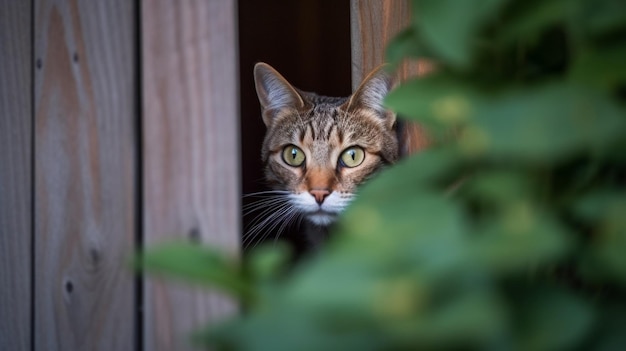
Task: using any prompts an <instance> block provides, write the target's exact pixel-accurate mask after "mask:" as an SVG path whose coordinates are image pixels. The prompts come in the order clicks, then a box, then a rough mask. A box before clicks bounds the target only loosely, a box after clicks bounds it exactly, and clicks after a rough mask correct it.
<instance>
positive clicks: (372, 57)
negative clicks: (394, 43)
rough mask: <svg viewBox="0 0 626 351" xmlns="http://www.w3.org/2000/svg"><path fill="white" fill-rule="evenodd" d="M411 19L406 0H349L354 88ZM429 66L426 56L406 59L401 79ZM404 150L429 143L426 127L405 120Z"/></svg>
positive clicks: (413, 149) (419, 73) (374, 66)
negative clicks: (411, 59) (414, 59)
mask: <svg viewBox="0 0 626 351" xmlns="http://www.w3.org/2000/svg"><path fill="white" fill-rule="evenodd" d="M410 20H411V7H410V2H409V0H350V22H351V28H352V87H353V89H356V88H357V87H358V85H359V83H360V82H361V80H362V79H363V77H364V76H365V75H367V74H368V73H369V72H370V71H371V70H372V69H374V68H376V67H378V66H379V65H381V64H383V63H384V62H385V48H386V46H387V44H388V43H389V40H391V39H392V38H393V37H394V36H395V35H396V34H398V33H399V32H400V31H401V30H402V29H404V28H406V27H407V26H408V25H409V23H410ZM431 70H432V63H430V62H427V61H425V60H418V61H410V62H409V61H407V62H405V63H404V64H403V65H401V66H400V67H399V69H398V75H399V78H400V79H407V78H409V77H415V76H420V75H424V74H426V73H428V72H429V71H431ZM404 131H405V135H404V144H405V150H402V152H403V153H405V154H406V153H412V152H416V151H419V150H421V149H423V148H425V147H426V146H427V145H428V137H427V135H426V133H425V131H424V130H423V129H422V128H421V127H420V126H419V125H416V124H409V123H407V124H405V129H404Z"/></svg>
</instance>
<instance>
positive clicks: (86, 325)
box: [34, 0, 137, 351]
mask: <svg viewBox="0 0 626 351" xmlns="http://www.w3.org/2000/svg"><path fill="white" fill-rule="evenodd" d="M35 4H36V5H35V21H34V23H35V29H34V31H35V44H34V45H35V58H36V67H37V69H36V71H35V212H36V215H35V218H36V219H35V250H36V254H35V340H34V342H35V348H36V349H37V350H63V351H67V350H130V349H133V348H134V346H135V343H134V341H135V339H134V338H135V318H134V317H135V309H134V300H135V296H134V295H135V290H134V280H133V276H132V274H131V272H130V271H129V269H128V266H127V260H128V259H129V258H130V257H131V255H132V253H133V250H134V241H135V229H136V228H135V227H136V224H135V223H136V222H135V221H136V219H135V215H136V210H135V207H136V197H135V192H136V185H135V182H136V179H135V173H136V172H135V168H136V155H135V153H136V142H137V140H136V137H135V128H134V126H135V123H136V116H135V115H136V91H137V89H136V88H137V87H136V84H137V82H136V78H135V75H136V69H135V52H136V49H135V46H134V45H135V41H134V35H133V34H134V29H135V28H134V24H135V22H134V21H135V13H134V11H135V8H134V5H133V2H132V1H127V0H110V1H70V0H37V1H36V2H35Z"/></svg>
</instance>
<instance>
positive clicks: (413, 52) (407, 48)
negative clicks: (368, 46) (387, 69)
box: [385, 27, 431, 66]
mask: <svg viewBox="0 0 626 351" xmlns="http://www.w3.org/2000/svg"><path fill="white" fill-rule="evenodd" d="M428 56H431V55H429V54H428V52H427V51H426V50H425V48H424V46H423V44H422V43H421V42H420V39H419V37H418V36H417V35H416V33H415V31H414V30H413V28H411V27H409V28H407V29H405V30H403V31H402V32H400V33H398V34H397V35H396V36H394V37H393V38H392V39H391V41H390V42H389V43H388V44H387V48H386V49H385V58H386V61H387V62H389V63H390V64H391V65H393V66H397V65H399V64H400V63H401V62H402V60H403V59H405V58H418V57H428Z"/></svg>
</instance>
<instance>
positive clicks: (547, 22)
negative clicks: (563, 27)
mask: <svg viewBox="0 0 626 351" xmlns="http://www.w3.org/2000/svg"><path fill="white" fill-rule="evenodd" d="M515 5H517V7H514V8H513V10H512V11H513V12H514V13H513V17H512V18H511V19H510V20H509V21H508V22H507V23H506V26H502V28H501V29H500V30H499V31H498V33H497V35H498V37H499V38H500V40H502V41H503V42H513V41H516V40H519V39H520V38H522V39H524V40H527V41H534V40H535V38H536V37H537V36H539V35H540V34H541V32H542V31H543V30H545V29H546V28H548V27H550V26H554V25H556V24H559V23H560V24H562V23H565V22H567V20H568V19H569V18H571V17H572V15H573V14H574V13H575V12H576V10H577V9H578V3H577V2H576V1H570V0H549V1H542V0H539V1H524V2H517V3H515Z"/></svg>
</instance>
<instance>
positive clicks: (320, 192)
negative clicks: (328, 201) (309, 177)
mask: <svg viewBox="0 0 626 351" xmlns="http://www.w3.org/2000/svg"><path fill="white" fill-rule="evenodd" d="M309 193H311V195H313V197H314V198H315V201H316V202H317V203H318V204H320V205H321V204H322V202H324V199H325V198H326V196H328V195H329V194H330V191H328V190H326V189H312V190H309Z"/></svg>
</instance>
